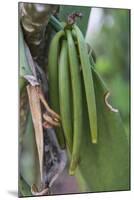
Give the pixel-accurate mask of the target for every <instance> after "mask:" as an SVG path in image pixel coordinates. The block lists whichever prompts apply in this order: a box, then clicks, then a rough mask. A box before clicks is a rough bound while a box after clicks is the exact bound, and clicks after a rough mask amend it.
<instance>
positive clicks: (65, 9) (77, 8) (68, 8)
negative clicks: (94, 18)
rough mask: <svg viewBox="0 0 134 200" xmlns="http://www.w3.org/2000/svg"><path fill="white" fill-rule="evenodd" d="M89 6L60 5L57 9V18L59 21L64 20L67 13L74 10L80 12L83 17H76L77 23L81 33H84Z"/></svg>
mask: <svg viewBox="0 0 134 200" xmlns="http://www.w3.org/2000/svg"><path fill="white" fill-rule="evenodd" d="M90 10H91V8H90V7H85V6H67V5H61V6H60V11H59V19H60V20H61V21H66V20H67V17H68V15H69V14H71V13H74V12H80V13H82V15H83V17H82V18H81V19H77V24H78V26H79V28H80V29H81V31H82V33H83V34H84V35H85V34H86V30H87V24H88V19H89V15H90Z"/></svg>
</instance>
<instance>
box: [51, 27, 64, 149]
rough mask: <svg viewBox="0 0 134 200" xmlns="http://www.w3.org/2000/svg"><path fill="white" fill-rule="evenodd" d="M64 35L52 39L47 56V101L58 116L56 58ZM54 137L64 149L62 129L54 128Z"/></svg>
mask: <svg viewBox="0 0 134 200" xmlns="http://www.w3.org/2000/svg"><path fill="white" fill-rule="evenodd" d="M64 35H65V33H64V31H63V30H61V31H59V32H58V33H56V35H55V36H54V37H53V39H52V41H51V44H50V48H49V55H48V78H49V100H50V106H51V108H52V109H53V110H54V111H55V112H57V113H58V114H60V106H59V88H58V56H59V51H60V40H61V38H62V37H63V36H64ZM56 136H57V139H58V142H59V144H60V147H61V148H65V140H64V134H63V130H62V127H60V128H59V127H58V128H56Z"/></svg>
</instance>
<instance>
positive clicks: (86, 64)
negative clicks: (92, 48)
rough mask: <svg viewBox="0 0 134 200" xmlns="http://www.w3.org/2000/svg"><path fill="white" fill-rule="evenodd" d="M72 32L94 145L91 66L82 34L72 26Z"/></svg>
mask: <svg viewBox="0 0 134 200" xmlns="http://www.w3.org/2000/svg"><path fill="white" fill-rule="evenodd" d="M74 30H75V32H76V36H77V41H78V50H79V54H80V61H81V67H82V73H83V79H84V85H85V92H86V100H87V106H88V118H89V124H90V130H91V140H92V143H94V144H95V143H97V113H96V100H95V91H94V83H93V78H92V71H91V64H90V61H89V56H88V51H87V45H86V43H85V40H84V37H83V35H82V32H81V31H80V29H79V28H78V26H77V25H74Z"/></svg>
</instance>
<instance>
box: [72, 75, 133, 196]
mask: <svg viewBox="0 0 134 200" xmlns="http://www.w3.org/2000/svg"><path fill="white" fill-rule="evenodd" d="M93 80H94V85H95V95H96V104H97V117H98V143H97V144H96V145H95V144H92V143H91V142H90V141H91V139H90V138H89V133H90V130H89V126H88V122H87V120H88V116H87V115H86V107H85V112H84V113H85V116H84V128H83V135H84V136H83V141H82V147H81V162H80V165H79V169H78V170H77V173H76V176H77V179H78V182H79V183H80V187H81V190H82V191H83V192H89V191H91V192H98V191H114V190H129V188H130V185H129V184H130V176H129V175H130V174H129V173H130V171H129V168H130V166H129V142H128V138H127V134H126V133H125V131H124V128H123V124H122V122H121V119H120V115H119V113H115V112H111V111H109V110H108V108H107V106H106V104H105V102H104V95H105V94H106V92H107V91H108V90H107V88H106V87H105V86H104V84H103V82H102V80H101V79H100V78H99V76H98V75H97V74H96V72H94V73H93ZM83 95H85V94H83ZM84 105H86V102H85V104H84Z"/></svg>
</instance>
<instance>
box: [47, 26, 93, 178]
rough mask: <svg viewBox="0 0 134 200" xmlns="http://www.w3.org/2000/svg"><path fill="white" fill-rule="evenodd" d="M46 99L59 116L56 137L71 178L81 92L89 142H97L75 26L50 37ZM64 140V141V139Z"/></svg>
mask: <svg viewBox="0 0 134 200" xmlns="http://www.w3.org/2000/svg"><path fill="white" fill-rule="evenodd" d="M48 78H49V100H50V106H51V108H52V109H53V110H54V111H55V112H57V113H58V114H59V115H60V117H61V126H60V127H56V136H57V139H58V141H59V144H60V146H61V147H62V148H64V147H65V144H66V146H67V149H68V150H69V153H70V158H71V161H70V167H69V174H70V175H74V173H75V169H76V167H77V165H78V163H79V159H80V158H79V157H80V156H79V155H80V148H81V141H82V137H84V134H83V133H84V130H83V112H84V111H83V95H82V94H83V93H82V89H83V87H82V82H84V90H85V94H86V106H87V109H86V111H87V112H88V119H89V120H88V121H89V126H90V132H91V136H90V137H89V138H91V142H92V143H94V144H95V143H97V114H96V103H95V92H94V84H93V78H92V69H91V63H90V60H89V54H88V49H87V44H86V42H85V39H84V36H83V34H82V32H81V30H80V29H79V27H78V26H77V25H76V24H73V25H71V26H65V27H64V29H62V30H60V31H58V32H57V33H56V34H55V36H54V37H53V39H52V41H51V44H50V49H49V59H48ZM64 138H65V139H64Z"/></svg>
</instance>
